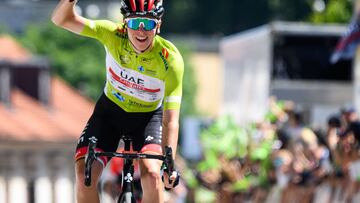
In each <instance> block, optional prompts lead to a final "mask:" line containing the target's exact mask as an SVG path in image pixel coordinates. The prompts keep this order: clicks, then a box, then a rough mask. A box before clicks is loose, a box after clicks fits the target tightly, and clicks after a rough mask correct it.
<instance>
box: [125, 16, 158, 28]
mask: <svg viewBox="0 0 360 203" xmlns="http://www.w3.org/2000/svg"><path fill="white" fill-rule="evenodd" d="M141 24H142V25H143V28H144V30H146V31H150V30H153V29H154V28H155V27H156V21H155V20H153V19H147V18H131V19H129V20H128V21H127V26H128V27H129V28H130V29H133V30H138V29H139V28H140V25H141Z"/></svg>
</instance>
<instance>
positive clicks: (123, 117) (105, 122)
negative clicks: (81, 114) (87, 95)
mask: <svg viewBox="0 0 360 203" xmlns="http://www.w3.org/2000/svg"><path fill="white" fill-rule="evenodd" d="M162 111H163V110H162V107H160V108H158V109H157V110H155V111H153V112H145V113H142V112H139V113H138V112H136V113H132V112H125V111H124V110H123V109H122V108H120V107H119V106H118V105H117V104H115V103H114V102H112V101H111V100H109V99H108V98H107V97H106V95H105V94H102V95H101V97H100V98H99V100H98V101H97V102H96V105H95V109H94V112H93V114H92V115H91V117H90V119H89V121H88V123H87V124H86V126H85V128H84V130H83V132H82V133H81V136H80V138H79V141H78V144H77V147H76V154H75V160H79V159H81V158H84V157H85V155H86V153H87V146H88V143H89V139H90V138H91V137H95V138H97V145H96V151H106V152H115V151H116V150H117V148H118V144H119V141H120V138H121V137H122V136H123V135H125V136H128V137H130V138H131V139H132V147H133V149H134V150H135V151H141V152H143V151H153V152H157V153H162V152H161V135H162V131H161V129H162ZM100 161H101V162H102V163H103V164H104V165H106V163H107V162H108V160H107V159H106V158H103V159H101V160H100Z"/></svg>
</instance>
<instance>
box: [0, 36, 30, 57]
mask: <svg viewBox="0 0 360 203" xmlns="http://www.w3.org/2000/svg"><path fill="white" fill-rule="evenodd" d="M30 57H31V54H30V53H29V52H28V51H27V50H26V49H24V48H23V47H21V46H20V45H19V44H18V43H17V42H16V40H15V39H13V38H12V37H11V36H6V35H1V36H0V59H2V60H9V61H16V62H24V61H26V60H28V59H29V58H30Z"/></svg>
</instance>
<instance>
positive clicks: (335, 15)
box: [309, 0, 353, 23]
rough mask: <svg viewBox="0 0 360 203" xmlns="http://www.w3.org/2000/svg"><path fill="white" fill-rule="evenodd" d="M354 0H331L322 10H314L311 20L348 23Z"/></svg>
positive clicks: (315, 21)
mask: <svg viewBox="0 0 360 203" xmlns="http://www.w3.org/2000/svg"><path fill="white" fill-rule="evenodd" d="M352 10H353V9H352V2H351V1H349V0H329V1H328V3H327V4H326V8H325V10H324V11H322V12H316V11H313V13H311V14H310V17H309V20H310V21H311V22H314V23H347V22H349V20H350V18H351V16H352Z"/></svg>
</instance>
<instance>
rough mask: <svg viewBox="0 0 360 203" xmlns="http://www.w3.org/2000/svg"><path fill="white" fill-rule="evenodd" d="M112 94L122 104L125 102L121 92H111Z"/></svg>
mask: <svg viewBox="0 0 360 203" xmlns="http://www.w3.org/2000/svg"><path fill="white" fill-rule="evenodd" d="M111 93H112V94H113V95H114V96H115V97H116V98H117V99H118V100H119V101H121V102H124V101H125V98H124V97H123V96H122V95H121V94H120V93H119V92H116V91H114V90H113V91H111Z"/></svg>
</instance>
